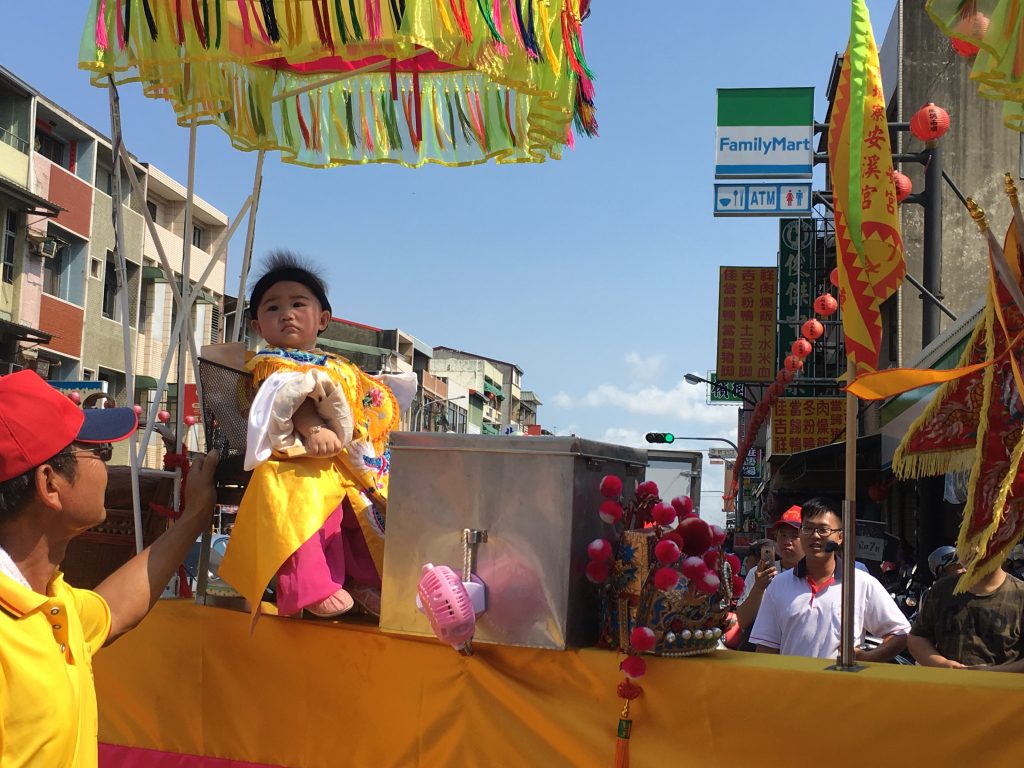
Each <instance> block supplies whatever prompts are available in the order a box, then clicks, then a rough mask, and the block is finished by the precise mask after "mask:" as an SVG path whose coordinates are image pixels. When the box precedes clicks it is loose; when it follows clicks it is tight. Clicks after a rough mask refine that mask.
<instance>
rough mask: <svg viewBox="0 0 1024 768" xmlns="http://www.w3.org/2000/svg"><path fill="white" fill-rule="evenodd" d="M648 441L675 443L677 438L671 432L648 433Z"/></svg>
mask: <svg viewBox="0 0 1024 768" xmlns="http://www.w3.org/2000/svg"><path fill="white" fill-rule="evenodd" d="M646 439H647V442H648V443H673V442H675V439H676V436H675V435H673V434H672V433H671V432H648V433H647V436H646Z"/></svg>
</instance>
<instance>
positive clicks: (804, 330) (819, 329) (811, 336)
mask: <svg viewBox="0 0 1024 768" xmlns="http://www.w3.org/2000/svg"><path fill="white" fill-rule="evenodd" d="M824 333H825V326H824V325H822V324H821V321H820V320H815V319H814V318H813V317H812V318H811V319H810V320H808V321H806V322H805V323H804V324H803V325H801V326H800V335H801V336H803V337H804V338H805V339H807V340H808V341H814V340H815V339H820V338H821V336H822V334H824Z"/></svg>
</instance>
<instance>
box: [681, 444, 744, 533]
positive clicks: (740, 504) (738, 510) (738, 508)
mask: <svg viewBox="0 0 1024 768" xmlns="http://www.w3.org/2000/svg"><path fill="white" fill-rule="evenodd" d="M676 440H703V441H704V442H708V443H725V444H726V445H729V446H732V449H733V450H734V451H736V458H737V459H739V457H740V449H739V446H738V445H736V443H734V442H733V441H732V440H726V439H725V438H724V437H679V436H678V435H677V436H676ZM736 489H737V491H738V493H737V495H738V497H739V498H738V499H737V500H736V519H737V520H741V519H742V517H743V467H742V466H741V467H740V468H739V475H738V476H737V479H736Z"/></svg>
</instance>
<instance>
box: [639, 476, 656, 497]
mask: <svg viewBox="0 0 1024 768" xmlns="http://www.w3.org/2000/svg"><path fill="white" fill-rule="evenodd" d="M636 495H637V498H640V497H643V496H657V495H658V484H657V483H656V482H654V481H653V480H647V481H645V482H643V483H640V485H638V486H637V487H636Z"/></svg>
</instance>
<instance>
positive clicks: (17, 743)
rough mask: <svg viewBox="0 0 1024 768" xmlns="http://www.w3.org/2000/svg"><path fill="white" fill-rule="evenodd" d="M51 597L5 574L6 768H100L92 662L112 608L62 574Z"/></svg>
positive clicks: (1, 735) (0, 691)
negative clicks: (23, 767)
mask: <svg viewBox="0 0 1024 768" xmlns="http://www.w3.org/2000/svg"><path fill="white" fill-rule="evenodd" d="M47 593H48V594H47V595H41V594H39V593H38V592H33V591H32V590H30V589H27V588H25V587H23V586H22V585H20V584H18V583H17V582H16V581H14V580H13V579H10V578H8V577H7V576H6V575H4V574H2V573H0V768H21V766H33V767H35V766H47V768H49V767H50V766H53V768H58V766H59V767H60V768H64V766H67V768H94V767H95V766H96V750H97V747H96V740H97V738H96V737H97V721H96V687H95V683H94V681H93V676H92V656H93V654H94V653H96V651H98V650H99V649H100V647H101V646H102V645H103V643H104V642H105V641H106V639H107V635H108V634H109V632H110V608H109V607H108V606H107V603H106V601H105V600H104V599H103V598H102V597H100V596H99V595H97V594H96V593H95V592H90V591H88V590H84V589H75V588H74V587H71V586H68V585H67V584H65V583H64V576H63V574H61V573H60V571H58V572H57V574H56V575H55V576H54V578H53V580H52V581H51V582H50V585H49V587H48V588H47Z"/></svg>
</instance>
